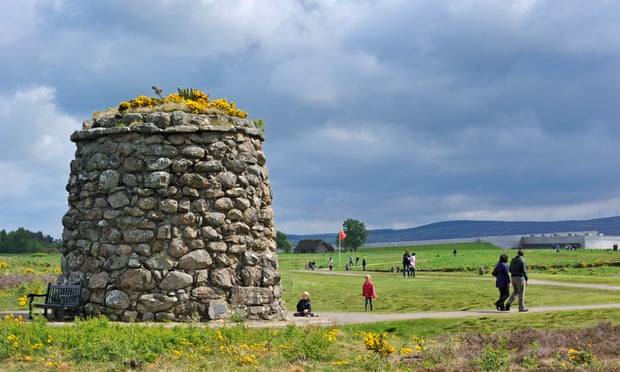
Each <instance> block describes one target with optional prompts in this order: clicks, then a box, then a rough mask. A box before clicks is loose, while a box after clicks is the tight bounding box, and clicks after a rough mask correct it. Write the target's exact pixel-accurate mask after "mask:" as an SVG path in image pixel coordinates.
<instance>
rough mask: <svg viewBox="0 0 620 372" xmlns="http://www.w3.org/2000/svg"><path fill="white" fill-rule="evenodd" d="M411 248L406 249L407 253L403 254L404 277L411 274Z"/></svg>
mask: <svg viewBox="0 0 620 372" xmlns="http://www.w3.org/2000/svg"><path fill="white" fill-rule="evenodd" d="M409 257H410V255H409V250H408V249H405V253H404V254H403V278H404V277H406V276H410V275H411V274H410V273H409V267H410V266H411V264H410V263H409Z"/></svg>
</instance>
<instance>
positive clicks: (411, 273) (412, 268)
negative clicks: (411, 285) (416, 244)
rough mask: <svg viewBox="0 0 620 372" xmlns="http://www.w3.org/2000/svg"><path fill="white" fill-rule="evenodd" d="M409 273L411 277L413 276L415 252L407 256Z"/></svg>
mask: <svg viewBox="0 0 620 372" xmlns="http://www.w3.org/2000/svg"><path fill="white" fill-rule="evenodd" d="M409 275H410V276H411V277H412V278H415V253H412V254H411V256H409Z"/></svg>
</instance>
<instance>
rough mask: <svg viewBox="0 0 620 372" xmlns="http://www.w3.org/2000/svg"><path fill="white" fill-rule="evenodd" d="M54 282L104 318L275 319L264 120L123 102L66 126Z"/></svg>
mask: <svg viewBox="0 0 620 372" xmlns="http://www.w3.org/2000/svg"><path fill="white" fill-rule="evenodd" d="M71 140H72V141H74V142H75V143H76V146H77V150H76V154H75V160H73V161H72V162H71V175H70V178H69V182H68V185H67V191H68V193H69V196H68V200H69V210H68V211H67V213H66V214H65V216H64V217H63V226H64V231H63V253H62V262H61V266H62V274H61V276H60V277H59V282H64V283H70V284H82V285H84V291H83V296H82V303H83V306H82V309H81V310H82V312H83V313H84V314H85V315H99V314H102V315H105V316H107V317H108V318H110V319H112V320H122V321H147V320H157V321H164V320H171V321H188V320H197V319H200V320H212V319H225V318H228V317H230V316H231V315H232V314H235V313H236V314H238V315H237V316H239V317H240V318H241V319H246V318H247V319H266V320H271V319H282V318H284V317H285V316H286V309H285V306H284V303H283V301H282V299H281V297H282V288H281V284H280V275H279V274H278V261H277V256H276V244H275V235H276V232H275V228H274V223H273V213H272V209H271V201H272V196H271V186H270V184H269V181H268V170H267V167H266V165H265V161H266V159H265V155H264V153H263V151H262V142H263V140H264V137H263V132H262V130H260V129H257V128H256V127H255V125H254V123H253V122H252V121H250V120H245V119H238V118H229V117H222V116H206V115H193V114H187V113H184V112H180V111H177V112H173V113H163V112H157V113H149V114H139V113H131V114H125V115H123V116H117V117H111V118H99V119H93V120H88V121H85V122H84V126H83V130H81V131H77V132H75V133H73V135H72V136H71Z"/></svg>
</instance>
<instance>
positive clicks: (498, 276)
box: [492, 253, 510, 311]
mask: <svg viewBox="0 0 620 372" xmlns="http://www.w3.org/2000/svg"><path fill="white" fill-rule="evenodd" d="M507 262H508V255H507V254H505V253H502V254H501V255H499V261H498V262H497V265H495V268H494V269H493V272H492V274H493V276H494V277H495V286H496V287H497V289H499V299H498V300H497V301H495V308H496V309H497V311H504V310H506V306H505V305H504V303H505V302H506V299H507V298H508V296H509V295H510V276H509V275H508V264H507Z"/></svg>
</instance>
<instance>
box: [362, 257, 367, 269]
mask: <svg viewBox="0 0 620 372" xmlns="http://www.w3.org/2000/svg"><path fill="white" fill-rule="evenodd" d="M362 271H366V256H364V257H362Z"/></svg>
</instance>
